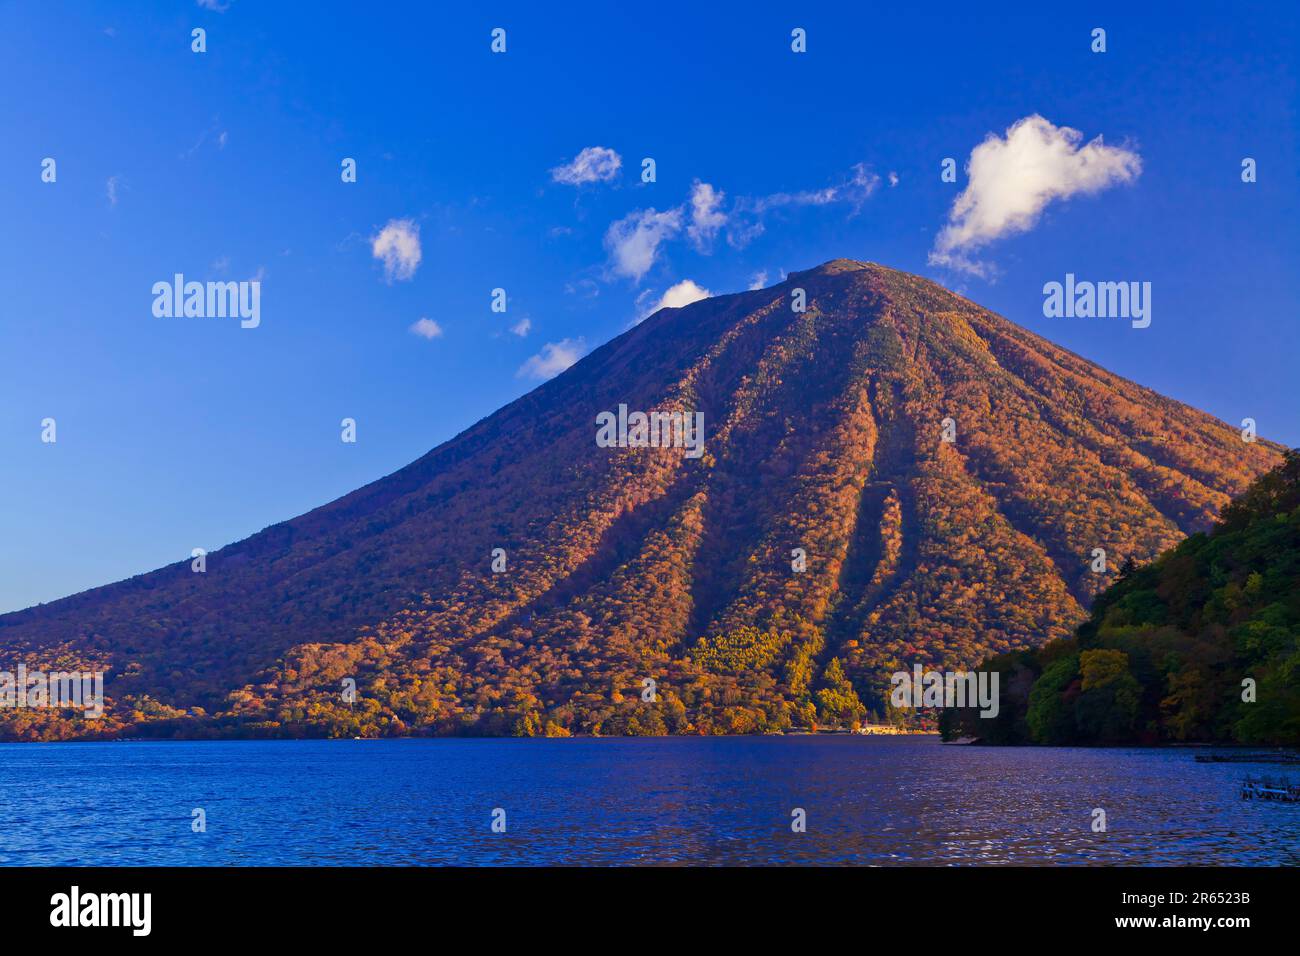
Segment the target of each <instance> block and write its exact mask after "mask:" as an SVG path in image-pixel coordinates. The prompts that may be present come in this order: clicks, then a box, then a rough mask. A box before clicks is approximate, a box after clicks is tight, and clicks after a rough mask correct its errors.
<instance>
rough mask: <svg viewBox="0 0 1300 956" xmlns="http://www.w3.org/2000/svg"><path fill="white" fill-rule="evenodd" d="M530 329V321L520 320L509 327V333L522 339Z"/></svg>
mask: <svg viewBox="0 0 1300 956" xmlns="http://www.w3.org/2000/svg"><path fill="white" fill-rule="evenodd" d="M532 327H533V320H532V319H520V320H519V321H518V322H516V323H515V324H514V325H512V326H510V331H511V332H513V333H514V334H515V335H517V336H519V337H520V338H521V339H522V338H523V337H524V336H525V335H527V334H528V333H529V331H530V330H531V329H532Z"/></svg>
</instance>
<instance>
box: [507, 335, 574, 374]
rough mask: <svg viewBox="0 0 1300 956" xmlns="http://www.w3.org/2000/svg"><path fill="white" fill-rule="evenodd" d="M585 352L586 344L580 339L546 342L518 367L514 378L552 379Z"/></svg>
mask: <svg viewBox="0 0 1300 956" xmlns="http://www.w3.org/2000/svg"><path fill="white" fill-rule="evenodd" d="M586 351H587V343H586V341H585V340H583V339H581V338H577V339H561V340H560V341H559V342H547V343H546V344H545V345H543V346H542V350H541V351H540V352H538V353H537V354H536V355H534V356H532V357H531V358H529V359H528V361H527V362H525V363H524V364H523V365H521V366H519V371H517V372H516V373H515V376H516V377H517V378H534V379H542V380H545V379H548V378H554V377H555V376H557V375H559V374H560V373H561V372H563V371H564V370H565V369H566V368H568V367H569V366H570V365H572V364H573V363H574V362H576V361H578V359H580V358H582V356H583V355H584V354H586Z"/></svg>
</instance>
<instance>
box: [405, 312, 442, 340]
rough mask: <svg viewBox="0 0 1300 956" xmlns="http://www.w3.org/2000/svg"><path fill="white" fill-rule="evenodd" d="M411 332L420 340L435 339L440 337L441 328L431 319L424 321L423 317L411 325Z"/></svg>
mask: <svg viewBox="0 0 1300 956" xmlns="http://www.w3.org/2000/svg"><path fill="white" fill-rule="evenodd" d="M411 331H412V332H413V333H415V334H416V335H418V336H420V338H422V339H436V338H441V337H442V326H441V325H439V324H438V323H437V322H435V321H434V320H433V319H426V318H424V317H423V316H421V317H420V318H419V319H418V320H417V321H416V322H415V323H414V324H412V325H411Z"/></svg>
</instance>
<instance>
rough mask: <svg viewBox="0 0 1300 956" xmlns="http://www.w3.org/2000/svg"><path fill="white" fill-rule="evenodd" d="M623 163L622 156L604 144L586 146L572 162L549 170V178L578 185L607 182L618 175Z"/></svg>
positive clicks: (570, 184)
mask: <svg viewBox="0 0 1300 956" xmlns="http://www.w3.org/2000/svg"><path fill="white" fill-rule="evenodd" d="M622 165H623V157H621V156H619V155H618V153H616V152H614V151H613V150H612V149H606V148H605V147H604V146H588V147H587V148H586V149H584V150H583V151H582V152H580V153H579V154H578V155H577V156H575V157H574V158H573V162H571V163H566V164H565V165H563V166H556V167H555V168H554V169H552V170H551V178H552V179H553V180H555V181H556V182H557V183H565V184H566V185H569V186H580V185H582V184H583V183H596V182H609V181H610V180H611V179H613V178H614V177H615V176H617V175H618V171H619V168H620V167H622Z"/></svg>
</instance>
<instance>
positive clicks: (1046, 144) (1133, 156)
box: [930, 113, 1142, 275]
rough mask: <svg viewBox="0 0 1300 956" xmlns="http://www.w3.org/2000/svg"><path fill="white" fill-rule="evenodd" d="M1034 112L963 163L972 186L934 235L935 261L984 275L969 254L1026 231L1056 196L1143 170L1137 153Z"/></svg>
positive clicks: (1126, 179)
mask: <svg viewBox="0 0 1300 956" xmlns="http://www.w3.org/2000/svg"><path fill="white" fill-rule="evenodd" d="M1082 141H1083V134H1082V133H1080V132H1079V131H1078V130H1076V129H1071V128H1070V127H1068V126H1054V125H1052V123H1050V122H1049V121H1047V120H1046V119H1044V118H1043V117H1041V116H1039V115H1038V114H1036V113H1035V114H1033V115H1031V116H1026V117H1024V118H1023V119H1020V120H1017V121H1016V122H1015V123H1014V124H1012V125H1011V127H1010V128H1009V129H1007V131H1006V135H1005V137H999V136H997V135H996V134H994V133H990V134H989V135H988V137H987V138H986V139H985V140H984V142H982V143H980V144H979V145H978V146H976V147H975V148H974V149H973V150H972V151H971V154H970V160H969V161H968V162H967V164H966V170H967V175H968V177H969V184H968V185H967V186H966V189H965V190H963V191H962V193H961V195H959V196H958V197H957V199H956V200H955V201H954V202H953V205H952V209H951V210H950V211H949V213H948V223H947V225H945V226H944V227H943V229H942V230H941V231H940V232H939V235H938V236H937V237H936V239H935V243H934V249H933V251H932V252H931V253H930V263H931V265H941V266H948V267H951V268H954V269H959V270H961V271H965V272H971V273H974V274H976V275H984V274H986V272H987V266H986V265H985V264H983V263H979V262H974V261H972V260H971V259H970V257H969V254H970V253H971V252H974V251H975V250H977V249H979V248H981V247H982V246H985V245H987V244H988V243H990V242H992V241H994V240H995V239H1000V238H1001V237H1003V236H1007V235H1013V234H1015V233H1019V232H1026V231H1028V230H1030V229H1032V228H1033V227H1034V226H1035V225H1036V224H1037V222H1038V219H1039V217H1040V216H1041V215H1042V212H1043V210H1044V209H1045V208H1046V207H1047V205H1048V204H1049V203H1050V202H1052V201H1053V200H1054V199H1068V198H1069V197H1070V196H1073V195H1076V194H1078V193H1083V194H1088V193H1096V192H1100V191H1101V190H1103V189H1106V188H1107V187H1109V186H1112V185H1115V184H1116V183H1127V182H1132V181H1133V180H1134V179H1135V178H1137V176H1138V175H1139V174H1140V173H1141V172H1142V159H1141V157H1140V156H1138V154H1137V153H1136V152H1133V151H1131V150H1127V149H1123V148H1121V147H1117V146H1107V145H1105V144H1104V143H1103V142H1102V138H1101V137H1100V136H1098V137H1097V138H1096V139H1094V140H1092V141H1091V142H1089V143H1088V144H1087V145H1084V146H1080V145H1079V144H1080V143H1081V142H1082Z"/></svg>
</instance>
